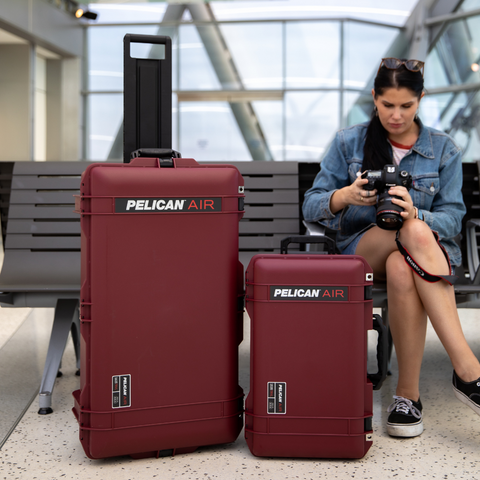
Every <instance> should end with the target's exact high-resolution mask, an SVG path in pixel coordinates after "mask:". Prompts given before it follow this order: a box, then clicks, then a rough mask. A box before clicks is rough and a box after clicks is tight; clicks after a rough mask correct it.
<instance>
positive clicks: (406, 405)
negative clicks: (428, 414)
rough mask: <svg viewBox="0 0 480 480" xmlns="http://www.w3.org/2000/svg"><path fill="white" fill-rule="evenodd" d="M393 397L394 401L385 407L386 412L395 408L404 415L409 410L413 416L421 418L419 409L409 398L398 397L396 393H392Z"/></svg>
mask: <svg viewBox="0 0 480 480" xmlns="http://www.w3.org/2000/svg"><path fill="white" fill-rule="evenodd" d="M393 399H394V400H395V401H394V402H393V403H392V404H391V405H390V406H389V407H388V408H387V412H388V413H390V412H392V411H393V410H395V411H397V412H401V413H404V414H405V415H408V412H409V411H411V412H412V415H413V416H414V417H415V418H418V419H420V418H422V413H421V412H420V410H419V409H418V408H417V407H415V406H414V405H413V404H412V401H411V400H409V399H408V398H404V397H398V396H397V395H394V396H393Z"/></svg>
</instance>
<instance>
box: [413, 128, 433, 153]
mask: <svg viewBox="0 0 480 480" xmlns="http://www.w3.org/2000/svg"><path fill="white" fill-rule="evenodd" d="M417 123H418V126H419V127H420V133H419V134H418V138H417V141H416V142H415V145H414V146H413V148H412V150H415V152H417V153H418V154H420V155H422V156H423V157H425V158H431V159H433V158H435V155H434V153H433V143H432V136H431V134H430V131H429V130H428V128H427V127H425V125H423V123H422V122H421V120H420V119H417Z"/></svg>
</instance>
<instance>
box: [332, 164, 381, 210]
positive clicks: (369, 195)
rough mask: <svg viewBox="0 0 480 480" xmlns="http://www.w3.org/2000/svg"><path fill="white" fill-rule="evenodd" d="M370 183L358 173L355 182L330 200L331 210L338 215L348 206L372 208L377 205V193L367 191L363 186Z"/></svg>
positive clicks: (337, 192) (338, 191)
mask: <svg viewBox="0 0 480 480" xmlns="http://www.w3.org/2000/svg"><path fill="white" fill-rule="evenodd" d="M367 183H368V180H367V179H366V178H362V177H361V173H360V172H358V173H357V178H356V179H355V181H354V182H353V183H352V184H351V185H348V187H343V188H341V189H340V190H337V191H336V192H334V194H333V195H332V197H331V199H330V210H331V212H332V213H337V212H339V211H340V210H342V209H343V208H345V207H346V206H347V205H362V206H367V207H368V206H371V205H375V204H376V203H377V191H376V190H365V189H364V188H363V186H364V185H365V184H367Z"/></svg>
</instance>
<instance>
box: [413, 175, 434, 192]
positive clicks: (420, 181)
mask: <svg viewBox="0 0 480 480" xmlns="http://www.w3.org/2000/svg"><path fill="white" fill-rule="evenodd" d="M413 188H414V190H417V191H418V192H423V193H425V194H427V195H432V196H433V195H435V194H436V193H438V191H439V190H440V178H439V176H438V173H429V174H425V175H418V176H417V177H415V178H414V179H413Z"/></svg>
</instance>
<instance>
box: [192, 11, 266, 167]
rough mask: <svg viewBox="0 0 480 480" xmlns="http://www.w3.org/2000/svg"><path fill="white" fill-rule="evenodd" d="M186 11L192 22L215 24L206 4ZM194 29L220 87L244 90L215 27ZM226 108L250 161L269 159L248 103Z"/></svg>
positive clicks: (260, 131) (231, 104) (239, 103)
mask: <svg viewBox="0 0 480 480" xmlns="http://www.w3.org/2000/svg"><path fill="white" fill-rule="evenodd" d="M188 9H189V10H190V14H191V16H192V19H193V20H194V21H203V22H214V21H215V17H214V15H213V12H212V10H211V8H210V6H209V5H208V3H207V4H203V3H196V4H189V5H188ZM196 28H197V31H198V34H199V35H200V38H201V39H202V42H203V45H204V46H205V50H206V52H207V55H208V57H209V58H210V61H211V62H212V66H213V69H214V70H215V73H216V74H217V77H218V80H219V82H220V84H221V85H222V87H223V88H225V89H228V90H244V86H243V84H242V80H241V77H240V74H239V73H238V70H237V68H236V66H235V63H234V61H233V59H232V56H231V54H230V52H229V50H228V47H227V45H226V43H225V40H224V38H223V35H222V33H221V31H220V29H219V27H218V25H216V24H215V23H214V24H213V25H205V26H201V25H196ZM229 105H230V108H231V109H232V113H233V115H234V117H235V120H236V121H237V124H238V127H239V128H240V131H241V133H242V135H243V138H244V140H245V143H246V145H247V148H248V150H249V151H250V155H251V156H252V159H253V160H273V155H272V153H271V152H270V149H269V147H268V144H267V141H266V139H265V136H264V134H263V131H262V127H261V126H260V123H259V121H258V118H257V116H256V114H255V111H254V110H253V107H252V104H251V103H250V102H249V101H237V102H229Z"/></svg>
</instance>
